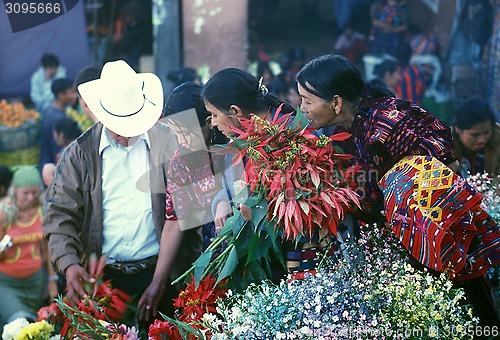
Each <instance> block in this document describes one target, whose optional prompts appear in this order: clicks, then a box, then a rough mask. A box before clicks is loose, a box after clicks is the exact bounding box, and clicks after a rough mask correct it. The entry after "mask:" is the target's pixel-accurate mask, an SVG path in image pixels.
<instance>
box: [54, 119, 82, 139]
mask: <svg viewBox="0 0 500 340" xmlns="http://www.w3.org/2000/svg"><path fill="white" fill-rule="evenodd" d="M53 129H54V131H56V132H57V133H61V132H62V133H63V134H64V139H65V140H66V142H67V144H69V143H70V142H72V141H74V140H75V139H77V138H78V137H79V136H80V135H81V134H82V130H81V129H80V127H79V126H78V123H77V122H76V121H74V120H73V119H71V118H69V117H61V118H59V119H58V120H56V122H55V123H54V127H53Z"/></svg>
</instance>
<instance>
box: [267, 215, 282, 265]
mask: <svg viewBox="0 0 500 340" xmlns="http://www.w3.org/2000/svg"><path fill="white" fill-rule="evenodd" d="M275 225H276V221H275V220H271V221H265V222H264V226H265V230H266V231H267V234H268V235H269V239H270V240H271V243H272V244H273V250H274V253H275V255H276V257H277V258H278V260H279V261H280V262H281V264H282V265H283V267H284V266H285V258H284V257H283V247H282V244H281V238H280V236H279V233H278V231H277V230H276V229H275V228H274V227H275Z"/></svg>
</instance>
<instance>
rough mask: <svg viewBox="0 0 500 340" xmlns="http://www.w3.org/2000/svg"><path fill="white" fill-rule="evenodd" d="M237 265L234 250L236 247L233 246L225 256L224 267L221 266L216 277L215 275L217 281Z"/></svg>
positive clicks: (229, 273)
mask: <svg viewBox="0 0 500 340" xmlns="http://www.w3.org/2000/svg"><path fill="white" fill-rule="evenodd" d="M237 266H238V252H237V250H236V247H233V249H231V251H230V252H229V255H228V256H227V259H226V262H225V263H224V267H222V270H221V271H220V273H219V275H218V277H217V282H216V284H217V283H219V282H220V280H222V279H224V278H226V277H228V276H230V275H231V274H232V273H233V272H234V270H235V269H236V267H237Z"/></svg>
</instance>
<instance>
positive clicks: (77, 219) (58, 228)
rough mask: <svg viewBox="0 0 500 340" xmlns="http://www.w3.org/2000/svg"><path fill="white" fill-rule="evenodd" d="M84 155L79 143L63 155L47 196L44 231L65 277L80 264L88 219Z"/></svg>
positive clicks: (54, 259) (53, 260)
mask: <svg viewBox="0 0 500 340" xmlns="http://www.w3.org/2000/svg"><path fill="white" fill-rule="evenodd" d="M82 161H83V159H82V153H81V150H80V148H79V145H78V144H77V143H76V141H75V142H73V143H72V144H70V145H69V146H68V147H67V148H66V149H65V150H64V152H63V154H62V155H61V157H60V159H59V162H58V164H57V170H56V172H55V175H54V179H53V181H52V183H51V185H50V187H49V188H48V189H47V192H46V195H45V206H44V210H45V211H44V218H43V231H44V234H45V237H46V238H47V240H48V244H49V250H50V253H51V256H52V264H53V265H54V267H55V269H56V270H57V271H59V272H61V273H63V274H64V272H65V270H66V268H67V267H69V266H70V265H72V264H80V256H79V255H80V254H81V253H82V242H81V239H80V233H81V231H82V226H83V222H84V221H83V220H84V209H83V206H84V190H83V185H82V180H81V179H82V173H81V171H82V167H81V162H82Z"/></svg>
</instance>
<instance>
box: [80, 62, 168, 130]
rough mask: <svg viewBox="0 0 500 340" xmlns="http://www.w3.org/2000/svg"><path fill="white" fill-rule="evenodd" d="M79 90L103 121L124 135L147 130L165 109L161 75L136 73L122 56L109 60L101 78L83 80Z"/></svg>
mask: <svg viewBox="0 0 500 340" xmlns="http://www.w3.org/2000/svg"><path fill="white" fill-rule="evenodd" d="M78 92H79V93H80V95H81V96H82V98H83V100H84V101H85V103H86V104H87V106H88V107H89V109H90V111H92V113H93V114H94V115H95V116H96V117H97V118H98V119H99V120H100V121H101V123H102V124H103V125H104V126H105V127H107V128H108V129H109V130H111V131H112V132H114V133H116V134H119V135H120V136H123V137H134V136H138V135H141V134H142V133H144V132H146V131H148V130H149V129H150V128H151V127H152V126H153V125H154V124H155V123H156V122H157V121H158V119H159V118H160V115H161V112H162V110H163V87H162V85H161V81H160V78H158V76H157V75H155V74H153V73H135V71H134V70H133V69H132V67H130V66H129V65H128V64H127V63H126V62H125V61H123V60H117V61H112V62H108V63H106V64H105V65H104V66H103V68H102V72H101V78H100V79H96V80H92V81H89V82H86V83H83V84H80V85H79V86H78Z"/></svg>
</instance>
